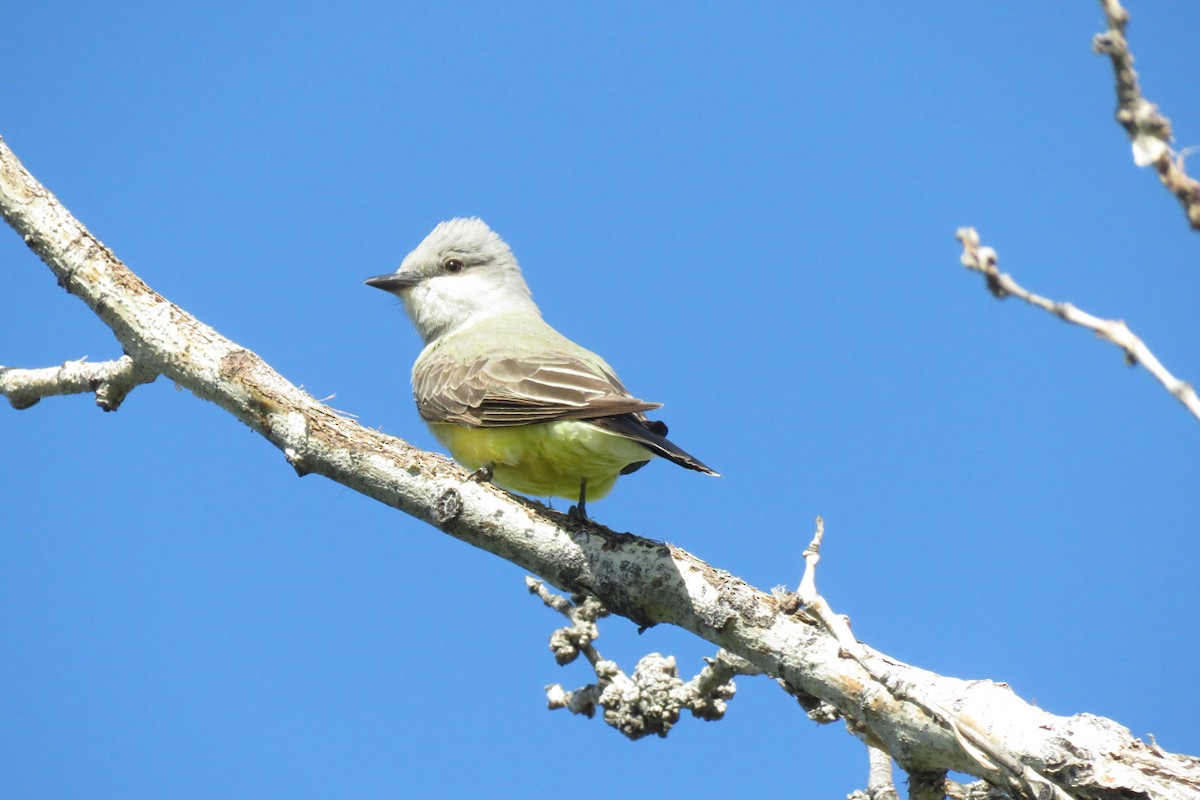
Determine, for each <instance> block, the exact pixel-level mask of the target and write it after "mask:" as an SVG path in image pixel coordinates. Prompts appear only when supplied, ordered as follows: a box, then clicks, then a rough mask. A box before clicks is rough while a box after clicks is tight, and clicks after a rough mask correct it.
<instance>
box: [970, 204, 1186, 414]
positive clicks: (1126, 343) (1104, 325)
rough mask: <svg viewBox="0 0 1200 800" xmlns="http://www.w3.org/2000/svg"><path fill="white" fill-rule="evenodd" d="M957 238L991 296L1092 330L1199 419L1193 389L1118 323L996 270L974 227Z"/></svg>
mask: <svg viewBox="0 0 1200 800" xmlns="http://www.w3.org/2000/svg"><path fill="white" fill-rule="evenodd" d="M957 236H958V241H959V242H961V243H962V246H963V254H962V264H963V266H965V267H966V268H967V269H969V270H974V271H975V272H978V273H980V274H982V275H983V276H984V279H985V280H986V281H987V287H988V291H990V292H991V293H992V294H993V295H994V296H995V297H997V298H998V299H1001V300H1003V299H1004V298H1006V297H1008V296H1009V295H1012V296H1013V297H1019V298H1020V299H1022V300H1024V301H1025V302H1026V303H1029V304H1030V305H1031V306H1036V307H1038V308H1040V309H1042V310H1043V311H1047V312H1049V313H1051V314H1053V315H1054V316H1056V317H1058V318H1059V319H1061V320H1063V321H1064V322H1070V323H1071V324H1073V325H1079V326H1080V327H1083V328H1087V329H1088V330H1090V331H1094V332H1095V334H1096V335H1097V336H1099V337H1100V338H1101V339H1104V340H1106V341H1109V342H1112V343H1113V344H1115V345H1116V346H1117V347H1119V348H1121V350H1123V351H1124V353H1125V363H1127V364H1129V365H1130V366H1136V365H1137V364H1141V365H1142V366H1143V367H1145V368H1146V371H1147V372H1149V373H1150V374H1151V375H1153V376H1154V377H1155V378H1157V379H1158V382H1159V383H1161V384H1162V385H1163V387H1164V388H1166V390H1167V391H1168V392H1170V393H1171V395H1172V396H1173V397H1174V398H1175V399H1176V400H1178V401H1179V402H1181V403H1183V406H1184V408H1186V409H1187V410H1188V411H1190V412H1192V416H1194V417H1196V418H1197V419H1200V397H1197V395H1196V390H1195V389H1194V388H1193V387H1192V385H1191V384H1190V383H1188V382H1186V381H1181V380H1179V379H1178V378H1176V377H1175V376H1174V375H1172V374H1171V373H1170V372H1169V371H1168V370H1167V368H1166V367H1164V366H1163V365H1162V362H1161V361H1159V360H1158V358H1157V357H1155V355H1154V353H1152V352H1150V348H1149V347H1147V346H1146V343H1145V342H1143V341H1142V340H1141V339H1139V338H1138V337H1137V336H1135V335H1134V333H1133V331H1131V330H1129V326H1128V325H1126V324H1125V323H1124V322H1123V321H1122V320H1119V319H1100V318H1099V317H1094V316H1092V315H1091V314H1089V313H1087V312H1086V311H1081V310H1079V309H1078V308H1076V307H1075V306H1073V305H1071V304H1070V303H1056V302H1054V301H1053V300H1050V299H1048V298H1045V297H1042V296H1040V295H1036V294H1034V293H1033V292H1030V291H1028V290H1026V289H1024V288H1022V287H1021V286H1020V285H1019V284H1018V283H1017V282H1016V281H1014V280H1013V279H1012V276H1011V275H1009V274H1008V273H1005V272H1001V271H1000V267H999V263H1000V258H999V256H997V255H996V251H995V250H993V249H992V248H990V247H981V246H980V245H979V234H978V233H977V232H976V231H975V229H974V228H959V229H958V233H957Z"/></svg>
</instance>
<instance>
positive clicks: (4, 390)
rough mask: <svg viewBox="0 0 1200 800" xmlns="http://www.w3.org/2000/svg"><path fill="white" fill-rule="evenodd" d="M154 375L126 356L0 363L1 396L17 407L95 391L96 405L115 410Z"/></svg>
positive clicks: (156, 375) (155, 376)
mask: <svg viewBox="0 0 1200 800" xmlns="http://www.w3.org/2000/svg"><path fill="white" fill-rule="evenodd" d="M157 377H158V373H157V372H155V371H154V370H150V369H145V368H143V367H142V366H140V365H139V364H138V363H137V362H135V361H134V360H133V359H132V358H130V357H129V356H121V357H120V358H119V359H117V360H116V361H96V362H90V361H88V360H87V358H86V357H84V358H81V359H79V360H78V361H67V362H65V363H63V364H62V365H61V366H57V367H46V368H44V369H17V368H15V367H3V366H0V395H3V396H5V397H7V398H8V402H9V403H10V404H11V405H12V407H13V408H15V409H18V410H19V409H25V408H29V407H30V406H32V405H35V404H36V403H37V402H38V401H39V400H41V399H42V398H44V397H55V396H58V395H65V394H84V393H87V392H94V393H95V395H96V405H98V406H99V407H100V408H102V409H103V410H105V411H116V410H117V408H118V407H119V406H120V405H121V401H123V400H124V399H125V396H126V395H127V394H129V392H130V391H131V390H132V389H133V387H135V386H137V385H139V384H142V383H151V382H152V381H153V380H154V379H155V378H157Z"/></svg>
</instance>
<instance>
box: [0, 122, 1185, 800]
mask: <svg viewBox="0 0 1200 800" xmlns="http://www.w3.org/2000/svg"><path fill="white" fill-rule="evenodd" d="M0 212H2V213H3V215H4V218H5V219H6V220H7V222H8V224H9V225H10V226H11V227H12V228H13V229H14V230H16V231H17V233H18V234H19V235H21V236H22V237H23V238H24V240H25V241H26V243H27V244H28V245H29V247H30V248H31V249H32V250H33V251H34V252H35V253H36V254H37V255H38V256H39V257H40V258H41V259H42V260H43V261H44V262H45V263H46V264H47V265H48V266H49V267H50V269H51V271H52V272H53V273H54V274H55V275H56V276H57V277H58V279H59V281H60V282H61V283H62V285H63V286H64V287H65V288H66V289H67V290H68V291H70V292H71V293H72V294H74V295H76V296H77V297H79V298H80V299H81V300H82V301H83V302H84V303H85V304H86V305H87V306H88V307H89V308H91V309H92V311H93V312H94V313H95V314H96V315H97V316H98V317H99V318H100V319H101V320H102V321H104V322H105V323H106V324H107V325H108V326H109V327H110V328H111V329H112V331H113V333H114V334H115V335H116V337H117V339H118V340H119V341H120V343H121V345H122V347H123V348H124V350H125V352H126V353H127V354H128V355H129V356H130V357H131V358H132V359H133V360H134V361H135V362H137V363H138V364H140V365H142V368H143V369H145V370H149V371H153V372H158V373H160V374H162V375H164V376H166V377H168V378H170V379H171V380H172V381H175V382H176V383H177V384H179V385H180V386H182V387H184V388H187V389H189V390H191V391H192V392H193V393H195V394H196V395H197V396H199V397H201V398H203V399H206V400H209V401H211V402H214V403H216V404H217V405H219V406H220V407H221V408H224V409H225V410H227V411H229V412H230V413H231V414H233V415H234V416H235V417H236V418H237V419H239V420H241V421H242V422H243V423H245V424H246V425H248V426H249V427H250V428H251V429H252V430H254V431H256V432H257V433H259V434H260V435H262V436H263V437H264V438H266V439H267V440H268V441H270V442H271V443H272V444H274V445H275V446H276V447H277V448H279V450H280V451H281V452H282V453H283V454H284V456H285V457H286V459H287V461H288V462H289V463H290V464H291V465H292V467H293V468H294V469H295V470H296V471H297V472H298V473H299V474H301V475H304V474H309V473H317V474H321V475H325V476H326V477H328V478H330V479H332V480H334V481H337V482H338V483H341V484H343V485H345V486H347V487H349V488H351V489H354V490H356V491H358V492H360V493H362V494H364V495H366V496H368V497H372V498H374V499H376V500H379V501H380V502H383V503H385V504H387V505H390V506H392V507H394V508H397V509H400V510H402V511H404V512H406V513H408V514H410V515H412V516H414V517H416V518H417V519H420V520H422V521H424V522H427V523H429V524H430V525H432V526H433V527H435V528H437V529H438V530H440V531H443V532H445V533H447V534H449V535H451V536H454V537H456V538H459V539H461V540H463V541H465V542H468V543H469V544H472V545H474V546H476V547H479V548H481V549H484V550H487V551H489V552H491V553H495V554H496V555H499V556H501V557H502V558H505V559H507V560H509V561H511V562H513V563H515V564H518V565H520V566H521V567H523V568H524V569H526V570H528V571H530V572H532V573H534V574H537V575H540V576H541V577H542V578H543V579H544V580H545V581H547V582H548V583H550V584H551V585H553V586H555V587H557V588H558V589H560V590H562V591H566V592H570V593H577V594H584V595H593V596H595V597H596V598H598V599H599V600H600V601H601V602H602V603H603V605H604V607H605V608H607V609H609V610H611V611H612V612H613V613H615V614H619V615H621V616H624V617H626V618H628V619H630V620H633V621H634V622H636V623H637V624H638V625H641V626H649V625H655V624H660V623H668V624H672V625H677V626H679V627H682V628H684V629H686V630H688V631H691V632H692V633H695V634H696V635H698V636H701V637H702V638H704V639H706V640H708V641H710V642H712V643H714V644H716V645H718V646H720V647H722V648H725V649H726V650H728V651H730V652H731V653H734V654H736V655H737V656H740V657H741V658H743V659H745V660H746V661H748V662H750V663H751V664H753V665H754V666H755V667H756V668H758V669H761V670H762V671H764V672H765V673H767V674H768V675H771V676H772V677H774V678H776V679H778V680H780V681H781V682H783V683H784V684H785V685H786V686H787V687H788V688H789V691H792V692H793V693H795V694H797V695H798V696H800V695H803V696H805V697H812V698H817V699H818V700H819V701H821V702H823V703H827V704H829V705H830V706H832V707H833V708H836V709H837V711H838V713H840V714H842V715H843V716H844V717H846V718H847V719H848V720H852V721H853V722H854V723H855V725H856V726H857V727H858V728H859V729H861V730H863V731H865V732H866V734H865V735H867V736H869V737H870V740H871V741H872V742H873V743H875V744H876V745H877V746H878V747H880V748H881V749H884V750H886V752H888V753H889V754H890V755H891V757H892V758H894V759H895V760H896V762H897V763H898V764H899V765H900V766H901V767H902V768H904V769H905V770H907V771H908V772H909V773H910V774H914V773H931V772H938V771H943V770H954V771H958V772H965V773H968V774H971V775H974V776H976V777H979V778H982V779H984V780H987V781H989V782H992V783H1002V782H1003V779H1004V776H1005V772H1004V771H1003V769H997V768H993V767H990V766H988V765H986V764H983V763H982V762H981V761H980V759H979V758H978V757H977V756H976V755H975V754H974V753H973V752H972V748H968V747H967V746H965V743H964V741H963V739H962V738H961V737H960V736H956V735H955V733H954V732H953V731H951V730H950V729H948V728H947V726H946V725H945V724H944V721H943V720H940V719H936V718H934V717H931V716H930V714H929V713H928V712H927V711H926V710H925V709H926V707H940V708H953V709H954V711H955V713H956V714H957V715H958V716H960V717H963V718H967V719H971V720H975V721H977V723H978V724H979V725H980V726H981V727H982V728H983V730H984V733H985V735H986V736H987V737H988V738H989V740H991V741H992V742H994V743H995V746H996V747H998V748H1002V749H1003V750H1004V751H1005V752H1009V753H1012V754H1013V757H1014V758H1017V759H1019V761H1020V763H1022V764H1024V765H1027V766H1028V767H1029V769H1031V770H1036V771H1038V772H1039V773H1040V774H1044V775H1046V776H1047V777H1048V778H1049V779H1050V780H1053V781H1054V782H1055V783H1056V784H1057V785H1059V786H1062V787H1066V788H1067V789H1068V790H1069V791H1070V793H1071V794H1072V795H1073V796H1075V797H1080V798H1111V797H1114V796H1144V797H1149V798H1200V762H1197V761H1196V760H1194V759H1190V758H1188V757H1185V756H1178V755H1170V754H1166V753H1162V752H1161V751H1157V750H1156V749H1154V748H1152V747H1150V746H1149V745H1147V744H1145V743H1144V742H1141V741H1140V740H1137V739H1134V738H1133V737H1132V736H1131V735H1130V734H1129V731H1128V730H1126V729H1125V728H1122V727H1121V726H1120V725H1118V724H1116V723H1115V722H1112V721H1110V720H1105V719H1102V718H1099V717H1095V716H1091V715H1087V714H1079V715H1075V716H1072V717H1059V716H1055V715H1053V714H1050V713H1048V712H1046V711H1044V710H1042V709H1039V708H1036V707H1034V706H1032V705H1030V704H1028V703H1026V702H1024V701H1022V700H1021V699H1020V698H1018V697H1017V696H1016V695H1015V694H1013V693H1012V691H1011V690H1009V689H1008V687H1006V686H1004V685H1001V684H995V683H992V682H990V681H963V680H958V679H954V678H947V677H942V676H938V675H935V674H933V673H930V672H927V671H924V670H920V669H918V668H916V667H911V666H908V665H905V664H901V663H899V662H896V661H894V660H891V659H885V657H884V656H882V655H879V654H875V653H873V652H872V653H871V658H872V660H873V662H876V663H878V662H883V661H886V663H887V665H888V668H889V671H890V672H889V674H890V675H891V676H892V677H893V679H894V683H893V684H892V685H890V686H889V685H884V684H882V683H881V682H880V681H879V680H878V679H877V678H876V677H875V676H874V675H873V674H872V673H871V672H870V671H868V670H866V669H864V668H863V666H862V664H861V663H859V661H858V660H856V659H854V658H847V657H845V655H844V653H843V652H842V649H841V648H840V647H839V645H838V642H837V640H836V639H835V638H834V637H833V636H832V635H830V634H829V633H828V632H827V631H826V630H825V628H824V627H823V626H821V625H819V624H816V623H815V622H814V621H813V619H812V618H811V617H810V616H809V615H807V614H804V613H801V612H799V611H798V610H797V609H795V608H794V607H793V606H792V605H790V604H784V603H781V602H780V601H778V600H777V599H775V598H773V597H772V596H771V595H769V594H767V593H765V592H763V591H761V590H759V589H756V588H755V587H753V586H750V585H749V584H747V583H745V582H744V581H741V580H739V579H738V578H736V577H734V576H732V575H730V574H729V573H727V572H724V571H722V570H719V569H716V568H714V567H712V566H710V565H708V564H706V563H704V562H703V561H700V560H699V559H697V558H696V557H695V556H692V555H691V554H690V553H687V552H685V551H683V550H681V549H679V548H677V547H674V546H672V545H669V544H665V543H663V542H657V541H653V540H650V539H645V538H642V537H637V536H632V535H629V534H618V533H614V532H613V531H610V530H608V529H607V528H604V527H602V526H599V525H594V524H585V525H581V524H575V523H572V522H571V521H569V520H568V519H566V517H564V516H563V515H561V514H558V513H556V512H553V511H550V510H548V509H546V508H544V507H543V506H541V505H540V504H537V503H533V502H529V501H525V500H522V499H520V498H516V497H513V496H511V495H508V494H506V493H504V492H502V491H500V490H499V489H496V488H494V487H492V486H490V485H487V484H482V483H479V482H475V481H468V480H467V475H466V473H465V472H464V471H463V470H462V469H460V468H458V467H457V466H455V465H453V464H452V463H450V462H449V461H448V460H446V459H444V458H442V457H440V456H436V455H434V454H431V453H425V452H422V451H420V450H418V449H416V448H414V447H412V446H411V445H409V444H407V443H406V442H403V441H401V440H399V439H396V438H394V437H390V436H385V435H383V434H381V433H379V432H378V431H373V430H368V429H366V428H363V427H362V426H360V425H358V424H357V423H355V422H353V421H351V420H348V419H346V418H345V417H343V416H341V415H339V414H337V413H336V412H334V411H333V410H332V409H330V408H328V407H327V406H325V405H323V404H321V403H320V402H318V401H317V400H315V399H314V398H313V397H312V396H310V395H309V394H307V393H305V392H303V391H301V390H300V389H298V388H297V387H295V386H293V385H292V384H290V383H288V382H287V381H286V380H284V379H283V378H282V377H281V376H280V375H279V374H278V373H276V372H275V371H274V370H272V369H271V368H270V367H269V366H268V365H267V364H266V363H265V362H263V361H262V359H260V358H259V357H258V356H257V355H255V354H254V353H252V352H250V351H249V350H247V349H246V348H244V347H242V346H240V345H238V344H237V343H235V342H233V341H231V340H229V339H227V338H225V337H224V336H222V335H221V334H219V333H218V332H217V331H215V330H213V329H212V328H210V327H208V326H207V325H204V324H203V323H201V322H200V321H199V320H197V319H195V318H194V317H192V316H191V315H189V314H188V313H187V312H185V311H183V310H182V309H180V308H179V307H178V306H175V305H173V304H172V303H170V302H169V301H167V300H166V299H165V298H163V297H161V296H160V295H158V294H157V293H155V292H154V291H153V290H152V289H150V287H148V286H147V285H146V284H145V283H144V282H143V281H142V280H141V279H140V278H138V276H136V275H135V274H134V273H133V272H132V271H130V270H129V268H128V267H126V266H125V265H124V264H123V263H122V262H121V261H120V260H118V259H117V258H116V256H114V255H113V253H112V252H111V251H109V250H108V249H107V248H106V247H104V245H103V244H101V243H100V242H99V241H98V240H97V239H96V238H95V237H94V236H93V235H92V234H91V233H90V232H89V231H88V230H87V229H86V228H84V227H83V225H81V224H80V223H79V222H78V221H77V220H76V219H74V217H72V216H71V215H70V213H69V212H67V210H66V209H65V208H63V206H62V205H61V204H60V203H59V202H58V200H57V199H56V198H55V197H54V196H53V195H52V194H51V193H50V192H49V191H48V190H47V189H46V188H45V187H43V186H42V185H41V184H40V183H38V182H37V180H36V179H34V177H33V176H32V175H30V174H29V173H28V172H27V171H26V170H25V169H24V167H23V166H22V165H21V164H20V162H19V160H18V159H17V158H16V156H15V155H14V154H13V153H12V151H11V150H9V149H8V147H7V145H6V144H5V143H4V142H3V140H0ZM899 685H902V686H905V687H909V688H908V690H907V693H908V694H909V695H911V696H919V697H921V698H923V703H924V705H922V704H917V703H914V702H912V701H911V700H908V699H905V698H904V697H902V696H899V695H898V694H897V693H896V691H894V689H895V687H896V686H899Z"/></svg>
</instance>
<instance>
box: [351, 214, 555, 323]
mask: <svg viewBox="0 0 1200 800" xmlns="http://www.w3.org/2000/svg"><path fill="white" fill-rule="evenodd" d="M366 283H367V285H368V286H374V287H376V288H379V289H383V290H384V291H388V292H391V293H392V294H395V295H397V296H399V297H400V298H401V299H402V300H404V307H405V310H407V311H408V316H409V317H411V318H412V321H413V324H414V325H416V327H417V332H418V333H420V334H421V338H423V339H424V340H425V341H426V342H427V343H428V342H431V341H433V340H434V339H436V338H438V337H439V336H442V335H444V334H447V333H450V332H451V331H454V330H457V329H459V328H462V327H464V326H466V325H470V324H472V323H474V322H477V321H479V320H481V319H484V318H486V317H490V316H492V315H494V314H502V313H511V312H531V313H533V314H535V315H537V314H538V309H537V306H536V305H534V303H533V297H532V296H531V295H530V293H529V287H528V286H526V285H525V279H524V278H522V277H521V268H520V267H519V266H518V265H517V259H516V258H515V257H514V256H513V254H512V251H511V250H509V249H508V245H507V244H505V243H504V240H503V239H501V238H500V237H499V235H497V234H496V233H495V232H494V231H493V230H492V229H491V228H489V227H488V226H487V225H486V224H485V223H484V221H483V220H481V219H479V218H478V217H456V218H455V219H451V220H447V221H445V222H442V223H439V224H438V226H437V227H436V228H434V229H433V231H432V232H430V234H429V235H428V236H426V237H425V240H424V241H423V242H421V243H420V244H419V245H417V248H416V249H415V250H413V251H412V252H411V253H409V254H408V255H407V256H405V258H404V261H402V262H401V263H400V268H399V269H397V270H396V271H395V272H394V273H392V274H390V275H378V276H376V277H374V278H368V279H367V281H366Z"/></svg>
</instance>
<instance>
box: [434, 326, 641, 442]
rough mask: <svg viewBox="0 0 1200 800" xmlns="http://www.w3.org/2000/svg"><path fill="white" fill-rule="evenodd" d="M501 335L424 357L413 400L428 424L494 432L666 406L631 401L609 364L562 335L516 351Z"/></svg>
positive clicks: (452, 345)
mask: <svg viewBox="0 0 1200 800" xmlns="http://www.w3.org/2000/svg"><path fill="white" fill-rule="evenodd" d="M547 330H549V329H547ZM503 333H504V332H503V331H498V332H491V333H490V334H489V335H486V336H475V337H474V338H473V340H472V341H469V342H464V341H463V340H461V339H460V340H459V341H448V342H445V343H439V345H440V346H439V345H434V346H431V347H429V348H427V349H426V351H425V352H424V353H422V354H421V357H420V358H419V359H417V363H416V364H415V365H414V367H413V394H414V396H415V397H416V401H417V408H418V409H419V410H420V412H421V416H422V417H423V418H424V419H426V420H428V421H430V422H457V423H459V424H462V425H471V426H474V427H483V428H492V427H505V426H509V425H529V424H533V423H538V422H553V421H555V420H560V419H596V418H599V417H610V416H614V415H618V414H631V413H638V412H642V411H650V410H653V409H655V408H659V407H661V405H662V404H661V403H648V402H646V401H644V400H639V399H637V398H636V397H633V396H631V395H630V394H629V392H628V390H626V389H625V387H624V386H623V385H621V382H620V381H619V380H618V379H617V376H616V375H615V374H613V372H612V370H611V369H610V368H608V365H607V364H605V363H604V362H603V360H601V359H600V358H599V357H598V356H595V355H594V354H592V353H590V352H588V351H587V350H583V349H582V348H580V347H578V346H577V345H575V344H573V343H572V342H570V341H569V340H567V339H564V338H562V337H561V336H558V335H557V334H554V335H553V336H549V335H547V336H546V337H544V338H541V339H539V340H538V341H537V342H536V343H535V345H536V346H530V347H525V348H519V349H517V350H516V351H515V352H514V349H513V348H512V347H511V342H504V344H505V345H508V346H505V347H500V346H497V343H496V342H497V338H496V337H497V336H502V335H503ZM455 336H457V335H455ZM499 341H501V342H503V339H502V338H501V339H500V340H499ZM464 353H469V354H470V357H464V355H463V354H464Z"/></svg>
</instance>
